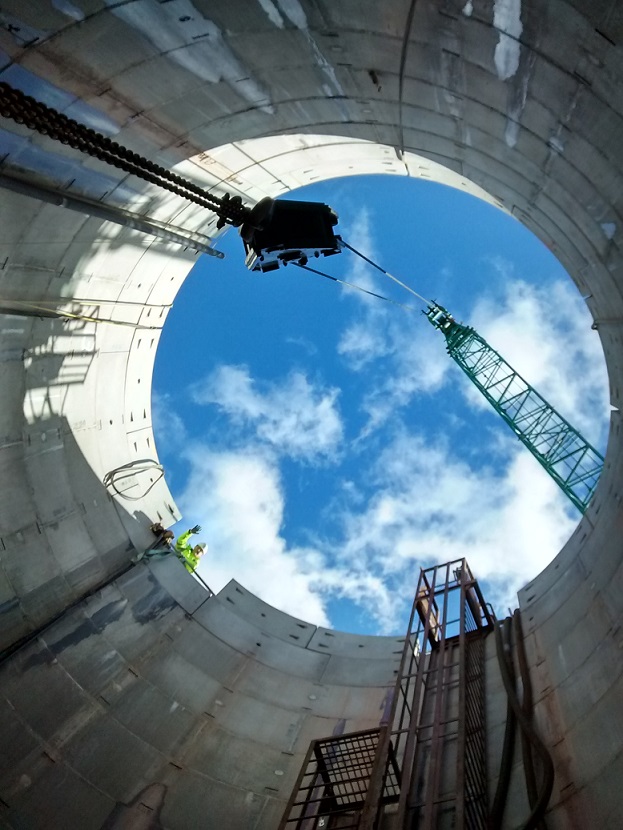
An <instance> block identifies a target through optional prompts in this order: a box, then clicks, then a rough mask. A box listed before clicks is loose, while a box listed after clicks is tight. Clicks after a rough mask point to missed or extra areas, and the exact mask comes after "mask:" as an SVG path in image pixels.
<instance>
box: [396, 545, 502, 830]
mask: <svg viewBox="0 0 623 830" xmlns="http://www.w3.org/2000/svg"><path fill="white" fill-rule="evenodd" d="M492 628H493V615H492V614H491V612H490V611H489V610H488V608H487V606H486V604H485V601H484V599H483V596H482V594H481V592H480V588H479V587H478V583H477V582H476V580H475V579H474V577H473V576H472V574H471V571H470V570H469V567H468V565H467V562H466V561H465V560H464V559H459V560H456V561H454V562H449V563H447V564H445V565H439V566H436V567H434V568H429V569H427V570H423V571H422V572H421V574H420V580H419V583H418V587H417V591H416V596H415V601H414V603H413V609H412V612H411V619H410V622H409V630H408V634H407V638H406V641H405V652H404V654H403V659H402V663H401V668H400V671H399V677H398V681H397V685H396V690H397V694H396V696H395V701H394V704H395V711H394V717H393V729H392V735H393V737H394V744H395V747H396V750H395V751H396V759H397V762H398V765H399V768H400V771H401V778H402V782H403V786H402V789H401V793H400V798H399V804H398V818H397V821H396V826H397V827H405V828H406V827H412V826H417V827H418V828H423V830H437V828H445V827H448V828H450V827H452V828H457V830H484V828H486V822H487V817H488V806H487V770H486V746H485V688H484V638H485V637H486V636H487V635H488V634H489V633H490V632H491V630H492Z"/></svg>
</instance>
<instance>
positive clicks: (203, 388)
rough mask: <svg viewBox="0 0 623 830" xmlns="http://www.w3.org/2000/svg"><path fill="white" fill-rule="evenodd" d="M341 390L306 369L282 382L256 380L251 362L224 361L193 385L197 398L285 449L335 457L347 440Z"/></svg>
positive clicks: (314, 457)
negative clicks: (225, 363) (312, 377)
mask: <svg viewBox="0 0 623 830" xmlns="http://www.w3.org/2000/svg"><path fill="white" fill-rule="evenodd" d="M338 394H339V390H337V389H335V388H326V387H322V386H319V385H314V384H312V383H310V382H309V380H308V379H307V377H306V376H305V375H304V374H303V373H302V372H292V373H291V374H290V375H289V376H288V377H287V378H286V379H285V380H284V381H283V382H282V383H277V382H270V383H266V382H265V383H259V382H256V381H255V380H254V379H253V378H252V377H251V376H250V374H249V370H248V368H247V367H246V366H219V367H218V368H217V369H216V370H215V371H214V372H213V373H212V374H211V375H210V376H209V377H208V378H207V379H206V380H205V381H203V382H202V383H199V384H197V385H196V386H195V387H194V389H193V398H194V400H195V402H196V403H200V404H215V405H216V406H218V407H219V408H220V409H221V410H223V411H224V412H225V413H226V414H227V415H228V416H229V418H230V419H231V421H232V422H233V423H234V424H236V425H238V426H240V427H242V428H245V429H247V430H249V429H251V430H253V431H254V436H255V438H256V439H259V440H260V441H262V442H264V443H266V444H268V445H271V446H272V447H274V448H275V449H276V450H277V451H278V452H279V453H280V454H283V455H289V456H291V457H293V458H298V459H302V460H306V461H312V460H318V459H320V458H325V459H328V458H332V457H333V456H334V455H335V453H336V451H337V449H338V447H339V445H340V442H341V440H342V435H343V428H342V421H341V418H340V413H339V409H338V404H337V399H338Z"/></svg>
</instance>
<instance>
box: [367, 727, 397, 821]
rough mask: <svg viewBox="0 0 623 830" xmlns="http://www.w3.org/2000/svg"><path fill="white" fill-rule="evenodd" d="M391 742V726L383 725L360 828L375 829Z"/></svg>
mask: <svg viewBox="0 0 623 830" xmlns="http://www.w3.org/2000/svg"><path fill="white" fill-rule="evenodd" d="M389 743H390V731H389V726H381V728H380V730H379V742H378V744H377V747H376V755H375V758H374V764H373V766H372V772H371V774H370V784H369V786H368V793H367V796H366V801H365V804H364V805H363V810H362V811H361V819H360V823H359V828H360V830H374V826H375V824H376V820H377V816H378V813H379V808H380V805H381V800H382V796H383V787H384V785H385V775H386V772H387V764H388V756H389Z"/></svg>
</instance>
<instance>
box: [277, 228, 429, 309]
mask: <svg viewBox="0 0 623 830" xmlns="http://www.w3.org/2000/svg"><path fill="white" fill-rule="evenodd" d="M337 239H339V241H340V245H342V246H343V247H344V248H348V250H349V251H352V253H353V254H355V255H356V256H358V257H360V258H361V259H363V260H365V261H366V262H367V263H369V264H370V265H372V267H373V268H376V270H377V271H380V272H381V273H382V274H385V276H386V277H389V278H390V279H391V280H393V281H394V282H395V283H398V285H400V286H401V287H402V288H404V289H405V290H406V291H408V292H409V293H410V294H413V295H414V296H415V297H417V298H418V300H422V302H423V303H426V305H427V306H431V305H432V302H431V300H427V299H426V297H423V296H422V295H421V294H418V292H417V291H414V289H413V288H411V287H410V286H409V285H406V283H404V282H402V281H401V280H399V279H398V277H395V276H394V275H393V274H390V273H389V271H386V270H385V269H384V268H381V266H380V265H378V264H377V263H376V262H373V261H372V260H371V259H370V258H369V257H367V256H366V255H365V254H362V253H361V251H358V250H357V249H356V248H353V246H352V245H349V244H348V242H345V241H344V240H343V239H342V238H341V237H337ZM292 264H293V265H296V266H297V268H301V269H302V270H303V271H309V272H310V273H312V274H318V275H319V276H321V277H325V279H328V280H331V281H332V282H337V283H339V285H344V286H346V288H354V289H355V290H357V291H361V292H362V293H364V294H369V295H370V296H371V297H376V298H377V299H378V300H384V301H385V302H386V303H391V304H392V305H397V306H400V308H404V309H405V311H415V312H417V311H418V309H417V308H414V307H413V306H411V305H405V304H404V303H399V302H398V301H397V300H392V299H391V298H390V297H386V296H384V295H383V294H377V293H376V292H375V291H370V290H369V289H368V288H364V287H363V286H362V285H357V284H356V283H353V282H347V281H346V280H341V279H338V277H333V276H331V274H327V273H325V272H324V271H319V270H318V269H317V268H311V267H310V266H309V265H303V264H302V263H301V262H296V261H294V262H293V263H292Z"/></svg>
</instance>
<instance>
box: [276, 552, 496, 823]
mask: <svg viewBox="0 0 623 830" xmlns="http://www.w3.org/2000/svg"><path fill="white" fill-rule="evenodd" d="M493 623H494V618H493V614H492V613H491V612H490V610H489V609H488V608H487V606H486V604H485V601H484V599H483V596H482V594H481V592H480V588H479V587H478V583H477V582H476V580H475V579H474V577H473V575H472V573H471V571H470V569H469V567H468V565H467V562H466V561H465V559H457V560H455V561H453V562H449V563H447V564H445V565H438V566H436V567H433V568H428V569H427V570H422V571H421V572H420V578H419V581H418V585H417V590H416V594H415V599H414V602H413V607H412V611H411V617H410V620H409V627H408V630H407V634H406V637H405V639H404V648H403V652H402V658H401V661H400V667H399V669H398V676H397V679H396V684H395V686H394V692H393V696H392V703H391V707H390V708H389V711H387V712H386V713H385V714H384V715H383V720H382V723H381V725H380V727H379V728H378V729H373V730H368V731H364V732H355V733H351V734H347V735H340V736H339V737H333V738H324V739H322V740H316V741H312V743H311V746H310V748H309V752H308V753H307V756H306V758H305V762H304V764H303V767H302V769H301V772H300V774H299V777H298V780H297V782H296V785H295V787H294V791H293V793H292V796H291V797H290V801H289V802H288V806H287V808H286V811H285V814H284V817H283V819H282V821H281V824H280V825H279V830H317V828H323V830H327V829H328V828H330V830H338V828H340V830H341V829H342V828H344V830H345V829H346V828H357V830H375V828H377V827H378V826H379V825H378V822H379V819H380V815H381V813H382V811H383V810H384V805H386V804H389V803H392V802H397V804H395V805H394V807H393V808H392V809H393V812H394V815H393V816H392V818H393V821H392V825H391V826H392V827H395V828H397V829H398V828H400V829H401V830H407V828H408V829H409V830H411V829H412V828H413V827H418V828H419V830H445V828H448V830H450V828H452V829H453V830H454V828H456V830H486V828H487V821H488V818H489V811H488V803H487V766H486V740H485V737H486V736H485V676H484V666H485V659H484V658H485V652H484V641H485V638H486V636H487V635H488V634H489V633H490V632H491V631H492V630H493Z"/></svg>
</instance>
